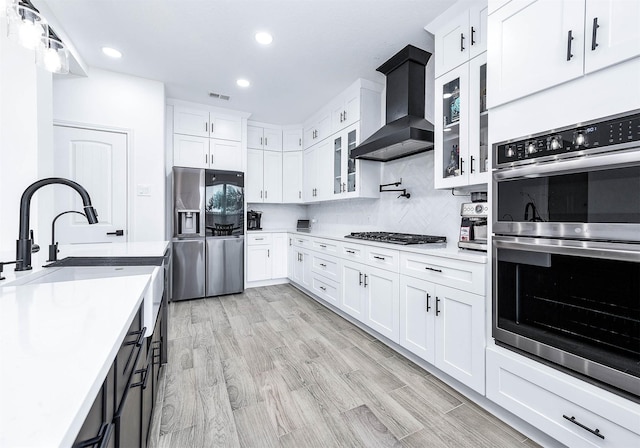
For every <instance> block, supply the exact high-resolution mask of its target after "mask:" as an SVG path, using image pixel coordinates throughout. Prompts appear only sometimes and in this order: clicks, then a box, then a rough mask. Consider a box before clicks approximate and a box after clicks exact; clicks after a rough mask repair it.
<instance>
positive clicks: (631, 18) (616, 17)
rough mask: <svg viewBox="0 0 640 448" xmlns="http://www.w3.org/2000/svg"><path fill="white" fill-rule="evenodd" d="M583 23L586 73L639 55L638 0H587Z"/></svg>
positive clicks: (639, 18)
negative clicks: (584, 27) (584, 25)
mask: <svg viewBox="0 0 640 448" xmlns="http://www.w3.org/2000/svg"><path fill="white" fill-rule="evenodd" d="M585 24H586V27H587V29H586V36H587V39H586V42H585V60H584V71H585V73H590V72H593V71H595V70H599V69H601V68H604V67H608V66H610V65H613V64H616V63H618V62H622V61H624V60H626V59H630V58H633V57H636V56H638V55H640V1H638V0H622V1H620V0H587V13H586V16H585ZM594 28H595V30H594Z"/></svg>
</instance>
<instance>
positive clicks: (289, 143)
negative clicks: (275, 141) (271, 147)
mask: <svg viewBox="0 0 640 448" xmlns="http://www.w3.org/2000/svg"><path fill="white" fill-rule="evenodd" d="M282 150H283V151H302V150H303V147H302V128H301V127H300V128H298V127H296V128H288V127H285V128H284V129H283V130H282Z"/></svg>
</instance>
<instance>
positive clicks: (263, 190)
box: [245, 148, 282, 204]
mask: <svg viewBox="0 0 640 448" xmlns="http://www.w3.org/2000/svg"><path fill="white" fill-rule="evenodd" d="M245 197H246V199H247V202H264V203H276V204H277V203H281V202H282V151H263V150H260V149H251V148H250V149H248V150H247V173H246V177H245Z"/></svg>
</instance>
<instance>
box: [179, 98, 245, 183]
mask: <svg viewBox="0 0 640 448" xmlns="http://www.w3.org/2000/svg"><path fill="white" fill-rule="evenodd" d="M167 118H168V119H169V120H171V117H167ZM242 119H243V117H242V116H241V115H233V113H231V112H230V113H223V112H219V111H216V112H213V111H210V110H206V109H199V108H195V107H187V106H182V105H175V106H174V107H173V120H172V124H173V164H174V165H175V166H184V167H190V168H210V169H218V170H231V171H243V150H242V144H241V140H242Z"/></svg>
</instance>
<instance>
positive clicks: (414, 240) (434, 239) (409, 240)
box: [345, 232, 447, 244]
mask: <svg viewBox="0 0 640 448" xmlns="http://www.w3.org/2000/svg"><path fill="white" fill-rule="evenodd" d="M345 238H355V239H358V240H367V241H378V242H380V243H391V244H430V243H446V242H447V238H446V237H444V236H433V235H414V234H411V233H392V232H351V234H350V235H345Z"/></svg>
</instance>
